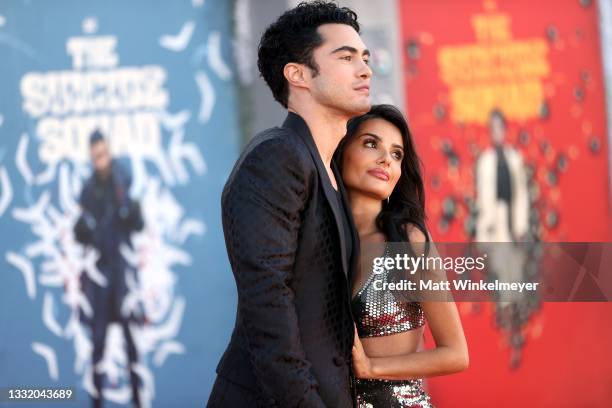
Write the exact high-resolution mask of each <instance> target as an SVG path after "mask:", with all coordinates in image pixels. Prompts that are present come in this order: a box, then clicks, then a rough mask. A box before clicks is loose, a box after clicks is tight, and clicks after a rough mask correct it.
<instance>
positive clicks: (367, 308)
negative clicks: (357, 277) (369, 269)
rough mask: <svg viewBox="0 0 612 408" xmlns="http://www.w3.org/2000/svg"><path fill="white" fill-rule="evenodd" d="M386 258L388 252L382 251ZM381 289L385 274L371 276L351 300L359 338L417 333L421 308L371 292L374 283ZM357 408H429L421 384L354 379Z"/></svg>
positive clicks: (385, 293) (387, 294)
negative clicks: (408, 332) (407, 332)
mask: <svg viewBox="0 0 612 408" xmlns="http://www.w3.org/2000/svg"><path fill="white" fill-rule="evenodd" d="M385 256H388V250H387V249H386V250H385ZM377 280H379V281H381V282H380V284H378V285H377V287H379V288H381V287H383V285H384V283H385V282H388V281H389V272H388V271H387V270H384V271H383V272H382V273H381V274H376V275H375V274H371V275H370V276H369V278H368V279H367V280H366V282H365V283H364V285H363V287H362V288H361V290H359V292H357V294H356V295H355V296H354V297H353V300H352V305H351V306H352V308H353V315H354V316H355V320H356V322H355V323H356V326H357V332H358V334H359V337H360V338H364V337H381V336H388V335H392V334H397V333H403V332H405V331H408V330H414V329H417V328H419V327H421V326H423V325H424V324H425V316H424V314H423V309H422V308H421V305H420V304H419V303H416V302H409V301H405V300H402V299H398V298H396V297H395V296H394V295H393V293H392V292H391V291H388V290H376V289H374V281H377ZM355 381H356V390H357V407H358V408H396V407H402V408H403V407H421V408H433V405H432V404H431V401H430V398H429V395H427V393H426V392H425V391H424V390H423V387H422V384H423V380H421V379H414V380H378V379H372V380H367V379H359V378H358V379H356V380H355Z"/></svg>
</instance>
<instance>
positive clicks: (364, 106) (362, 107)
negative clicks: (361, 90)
mask: <svg viewBox="0 0 612 408" xmlns="http://www.w3.org/2000/svg"><path fill="white" fill-rule="evenodd" d="M353 108H354V109H353V112H351V113H352V114H351V116H359V115H365V114H366V113H368V112H369V111H370V109H371V108H372V103H371V102H370V100H369V99H368V101H367V102H364V103H361V104H358V105H355V106H354V107H353Z"/></svg>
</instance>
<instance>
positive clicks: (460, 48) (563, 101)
mask: <svg viewBox="0 0 612 408" xmlns="http://www.w3.org/2000/svg"><path fill="white" fill-rule="evenodd" d="M400 4H401V27H402V36H403V45H404V78H405V84H406V95H407V100H406V106H407V113H408V117H409V119H410V123H411V129H412V131H413V133H414V135H415V138H416V140H417V146H418V149H419V152H420V154H421V157H422V159H423V162H424V166H425V176H426V182H427V192H428V196H427V198H428V200H429V202H428V205H427V210H428V214H429V217H430V220H429V221H430V228H431V229H432V233H433V234H434V236H435V237H437V238H438V239H439V240H444V241H453V240H456V241H464V240H469V239H475V238H476V237H475V235H476V233H477V232H478V231H477V230H478V229H479V228H481V225H479V223H480V224H483V223H484V224H486V220H485V221H483V220H481V219H480V217H481V216H482V214H481V213H482V212H483V211H485V212H489V211H488V209H486V208H485V209H483V208H482V206H479V205H478V202H477V200H478V194H477V190H478V169H479V168H480V169H481V172H480V173H481V174H480V176H481V183H480V184H481V185H482V186H484V187H482V191H481V192H482V194H481V195H484V196H485V197H486V195H487V193H489V192H487V191H486V190H487V188H486V187H487V184H492V183H494V182H495V180H491V177H488V178H487V174H486V173H487V170H490V168H491V165H492V164H491V163H490V162H491V160H489V163H487V158H488V157H487V154H488V153H490V151H491V150H492V147H493V141H492V139H493V137H494V135H492V132H491V130H490V123H491V113H492V112H493V111H497V112H499V113H501V115H503V117H504V119H505V122H506V126H505V135H504V136H503V137H504V142H503V145H504V146H505V148H504V150H505V151H506V153H507V154H506V160H507V161H508V165H509V167H510V173H511V175H512V176H514V168H513V167H516V166H515V165H518V164H520V163H522V164H523V166H522V167H524V169H525V170H524V171H523V174H522V175H518V176H517V177H512V183H513V186H512V187H513V190H514V192H515V194H514V197H513V198H512V205H511V207H514V208H511V209H510V210H509V211H508V212H511V213H513V214H512V215H514V216H515V217H514V219H513V221H512V222H514V223H515V225H513V228H512V229H514V230H515V231H513V232H515V233H516V234H517V235H521V233H524V230H525V229H526V228H532V229H533V230H534V231H535V233H536V234H537V236H538V237H539V238H540V239H542V240H544V241H605V240H606V237H607V236H608V235H607V234H608V233H609V227H610V214H609V202H608V197H609V192H608V185H609V183H608V161H607V158H608V153H607V152H608V147H607V140H606V134H607V133H606V119H605V98H604V92H605V91H604V84H603V76H602V64H601V52H600V41H599V32H598V17H597V8H596V4H595V2H591V1H578V0H563V1H553V0H548V1H537V2H534V1H528V0H512V1H510V0H506V1H492V0H486V1H477V0H462V1H451V0H446V1H443V0H438V1H416V0H414V1H413V0H405V1H401V2H400ZM508 153H509V154H508ZM489 156H491V155H490V154H489ZM489 158H490V157H489ZM479 159H482V160H480V162H479ZM517 179H518V180H517ZM489 190H490V189H489ZM506 210H508V209H506ZM500 211H501V212H502V213H503V210H502V209H499V208H498V209H492V210H491V211H490V212H492V213H495V215H499V214H500ZM477 212H479V214H476V213H477ZM485 216H487V215H485ZM483 228H484V227H483ZM485 235H486V234H485Z"/></svg>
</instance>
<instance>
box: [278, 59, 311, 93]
mask: <svg viewBox="0 0 612 408" xmlns="http://www.w3.org/2000/svg"><path fill="white" fill-rule="evenodd" d="M283 75H284V76H285V79H286V80H287V82H288V83H289V85H291V86H294V87H296V88H308V79H309V78H310V76H309V75H308V73H307V72H306V67H305V66H304V65H302V64H296V63H295V62H290V63H288V64H286V65H285V67H284V68H283Z"/></svg>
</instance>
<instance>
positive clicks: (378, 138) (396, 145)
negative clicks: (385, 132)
mask: <svg viewBox="0 0 612 408" xmlns="http://www.w3.org/2000/svg"><path fill="white" fill-rule="evenodd" d="M362 136H372V137H373V138H375V139H376V140H378V141H380V142H382V139H381V137H380V136H378V135H377V134H375V133H369V132H365V133H362V134H360V135H359V137H362ZM391 146H393V147H397V148H398V149H402V151H403V150H404V146H401V145H398V144H396V143H394V144H392V145H391Z"/></svg>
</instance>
